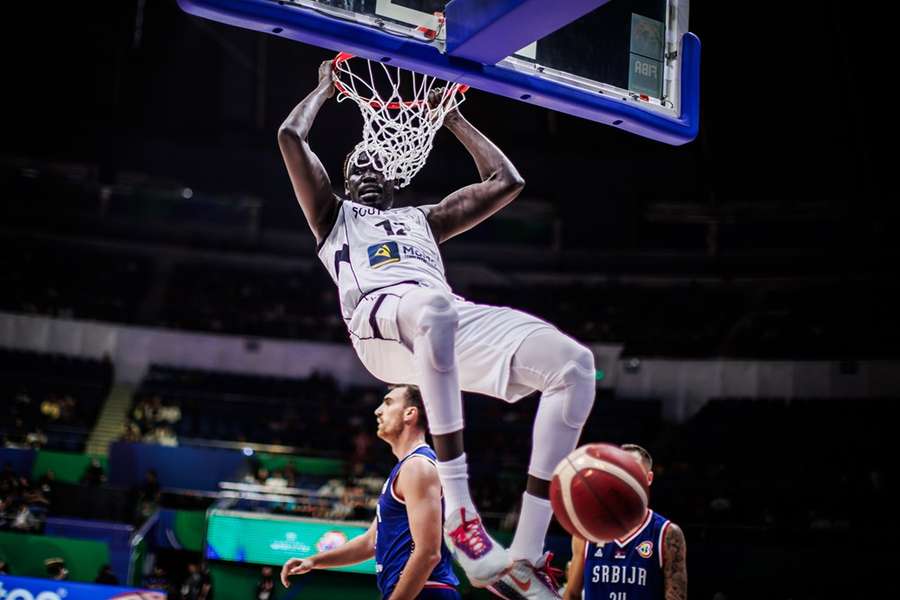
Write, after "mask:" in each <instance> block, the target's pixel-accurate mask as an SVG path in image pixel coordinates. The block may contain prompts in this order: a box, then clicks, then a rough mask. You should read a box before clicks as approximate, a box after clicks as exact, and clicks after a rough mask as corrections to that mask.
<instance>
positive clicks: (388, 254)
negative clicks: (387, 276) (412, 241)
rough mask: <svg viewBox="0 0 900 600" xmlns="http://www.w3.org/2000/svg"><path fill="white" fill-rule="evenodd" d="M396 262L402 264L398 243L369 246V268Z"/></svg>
mask: <svg viewBox="0 0 900 600" xmlns="http://www.w3.org/2000/svg"><path fill="white" fill-rule="evenodd" d="M395 262H400V250H399V249H398V248H397V242H382V243H380V244H374V245H372V246H369V266H370V267H372V268H373V269H377V268H378V267H383V266H384V265H389V264H391V263H395Z"/></svg>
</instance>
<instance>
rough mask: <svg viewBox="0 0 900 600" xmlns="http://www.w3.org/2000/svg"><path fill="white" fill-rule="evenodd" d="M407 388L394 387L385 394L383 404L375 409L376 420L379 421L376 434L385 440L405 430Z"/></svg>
mask: <svg viewBox="0 0 900 600" xmlns="http://www.w3.org/2000/svg"><path fill="white" fill-rule="evenodd" d="M405 394H406V390H405V389H403V388H397V389H393V390H391V391H390V392H388V393H387V394H385V396H384V399H383V400H382V401H381V405H379V407H378V408H376V409H375V420H376V422H377V423H378V431H377V432H376V434H377V435H378V437H380V438H381V439H383V440H389V439H393V438H396V437H397V436H399V435H400V434H401V433H402V432H403V428H404V426H405V425H404V422H403V417H404V414H405V413H406V409H407V408H408V407H407V406H406V398H405Z"/></svg>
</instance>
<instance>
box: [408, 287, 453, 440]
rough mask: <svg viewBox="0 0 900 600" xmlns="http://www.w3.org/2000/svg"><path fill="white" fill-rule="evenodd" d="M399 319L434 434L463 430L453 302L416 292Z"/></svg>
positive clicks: (423, 290)
mask: <svg viewBox="0 0 900 600" xmlns="http://www.w3.org/2000/svg"><path fill="white" fill-rule="evenodd" d="M397 319H398V322H399V325H400V335H401V338H402V339H403V341H404V343H405V344H407V346H408V347H409V348H410V349H411V350H412V352H413V363H414V364H415V367H416V373H417V375H418V377H419V387H421V388H422V401H423V402H424V404H425V412H426V413H427V415H428V426H429V430H430V431H431V434H432V435H442V434H445V433H452V432H454V431H459V430H460V429H462V428H463V412H462V396H461V395H460V390H459V372H458V370H457V366H456V328H457V326H458V325H459V315H458V314H457V312H456V309H455V308H453V299H452V298H451V297H449V296H447V295H446V294H442V293H440V292H435V291H434V290H429V289H426V288H420V289H416V290H413V291H411V292H409V293H407V294H406V295H404V296H403V298H402V300H401V301H400V306H399V307H398V312H397Z"/></svg>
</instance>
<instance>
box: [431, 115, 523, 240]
mask: <svg viewBox="0 0 900 600" xmlns="http://www.w3.org/2000/svg"><path fill="white" fill-rule="evenodd" d="M444 127H446V128H447V129H449V130H450V131H451V132H453V135H455V136H456V138H457V139H458V140H459V141H460V142H462V145H463V146H465V147H466V150H468V151H469V154H470V155H472V159H473V160H474V161H475V166H476V167H478V174H479V176H480V177H481V182H480V183H474V184H472V185H467V186H466V187H464V188H461V189H459V190H456V191H455V192H453V193H452V194H450V195H449V196H447V197H446V198H444V199H443V200H441V202H439V203H438V204H432V205H429V206H422V207H420V208H421V209H422V210H423V211H425V214H426V215H428V223H429V224H430V225H431V231H432V233H434V237H435V239H436V240H437V242H438V243H439V244H440V243H442V242H445V241H447V240H449V239H450V238H452V237H453V236H455V235H459V234H460V233H463V232H464V231H468V230H469V229H471V228H473V227H475V226H476V225H478V224H479V223H481V222H482V221H484V220H485V219H487V218H488V217H490V216H491V215H493V214H494V213H496V212H497V211H498V210H500V209H501V208H503V207H504V206H506V205H507V204H509V203H510V202H512V201H513V200H514V199H515V197H516V196H518V195H519V193H520V192H521V191H522V188H524V187H525V180H524V179H522V176H521V175H519V172H518V171H517V170H516V167H515V166H514V165H513V164H512V162H510V160H509V159H508V158H507V157H506V155H505V154H503V152H502V151H501V150H500V148H498V147H497V146H495V145H494V143H493V142H492V141H491V140H489V139H488V138H487V136H485V135H484V134H483V133H481V132H480V131H478V129H476V128H475V126H474V125H472V124H471V123H469V122H468V121H467V120H466V118H465V117H463V116H462V114H461V113H460V112H459V111H458V110H457V109H453V110H452V111H450V112H448V113H447V116H446V117H445V118H444Z"/></svg>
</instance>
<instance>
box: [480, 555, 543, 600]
mask: <svg viewBox="0 0 900 600" xmlns="http://www.w3.org/2000/svg"><path fill="white" fill-rule="evenodd" d="M551 560H553V553H552V552H547V553H545V554H544V555H543V556H542V557H541V558H540V559H539V560H538V561H537V562H536V563H535V564H531V563H530V562H529V561H527V560H517V561H515V562H514V563H513V567H512V569H511V570H510V572H509V573H507V574H506V575H504V576H503V577H502V578H501V579H500V580H498V581H497V582H496V583H494V584H492V585H490V586H488V590H490V591H491V592H493V593H494V594H495V595H497V596H500V597H501V598H504V599H505V600H559V599H560V595H559V591H558V590H559V584H558V583H557V582H556V576H557V575H558V574H559V573H561V571H560V570H559V569H554V568H553V567H551V566H550V561H551Z"/></svg>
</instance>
